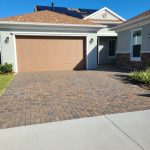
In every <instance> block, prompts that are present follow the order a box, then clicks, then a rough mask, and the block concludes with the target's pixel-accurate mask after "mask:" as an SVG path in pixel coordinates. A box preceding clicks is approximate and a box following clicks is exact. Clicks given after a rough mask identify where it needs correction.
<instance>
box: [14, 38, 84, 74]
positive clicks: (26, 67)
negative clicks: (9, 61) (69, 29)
mask: <svg viewBox="0 0 150 150" xmlns="http://www.w3.org/2000/svg"><path fill="white" fill-rule="evenodd" d="M16 47H17V62H18V71H19V72H30V71H52V70H82V69H85V39H84V38H82V37H36V36H34V37H33V36H16Z"/></svg>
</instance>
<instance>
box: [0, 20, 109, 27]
mask: <svg viewBox="0 0 150 150" xmlns="http://www.w3.org/2000/svg"><path fill="white" fill-rule="evenodd" d="M0 25H4V27H5V26H11V25H22V26H24V25H27V26H47V27H48V26H56V27H90V28H101V27H107V26H106V25H92V24H91V25H90V24H89V25H88V24H52V23H35V22H13V21H6V22H5V21H0Z"/></svg>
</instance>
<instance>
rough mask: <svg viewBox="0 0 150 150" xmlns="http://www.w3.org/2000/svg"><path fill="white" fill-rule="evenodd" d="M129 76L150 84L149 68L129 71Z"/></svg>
mask: <svg viewBox="0 0 150 150" xmlns="http://www.w3.org/2000/svg"><path fill="white" fill-rule="evenodd" d="M130 78H131V79H132V80H134V81H136V82H139V83H144V84H150V70H147V71H134V72H131V73H130Z"/></svg>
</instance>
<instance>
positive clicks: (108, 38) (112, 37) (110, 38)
mask: <svg viewBox="0 0 150 150" xmlns="http://www.w3.org/2000/svg"><path fill="white" fill-rule="evenodd" d="M97 40H98V48H97V50H98V52H97V53H98V54H97V57H98V58H97V61H98V65H103V64H115V63H116V50H117V33H114V32H112V33H109V34H108V33H99V34H98V38H97Z"/></svg>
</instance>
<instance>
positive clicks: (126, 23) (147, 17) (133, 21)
mask: <svg viewBox="0 0 150 150" xmlns="http://www.w3.org/2000/svg"><path fill="white" fill-rule="evenodd" d="M149 18H150V15H148V16H145V17H143V18H139V19H134V20H131V21H130V20H128V21H126V22H124V23H122V24H120V25H117V26H116V27H113V28H111V30H118V29H123V28H125V27H127V26H133V24H135V23H137V22H142V21H144V20H146V19H149Z"/></svg>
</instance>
